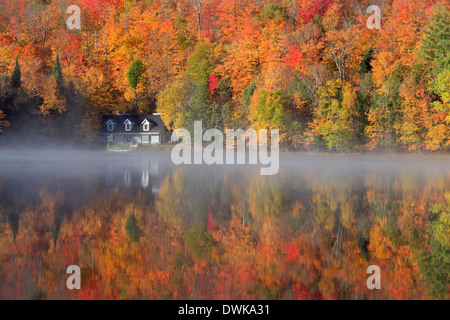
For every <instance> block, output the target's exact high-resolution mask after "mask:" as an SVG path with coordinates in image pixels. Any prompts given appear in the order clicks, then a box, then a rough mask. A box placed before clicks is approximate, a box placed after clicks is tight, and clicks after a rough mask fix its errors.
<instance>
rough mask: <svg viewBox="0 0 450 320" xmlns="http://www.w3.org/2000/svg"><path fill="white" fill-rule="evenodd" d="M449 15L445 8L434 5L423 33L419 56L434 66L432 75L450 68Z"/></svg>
mask: <svg viewBox="0 0 450 320" xmlns="http://www.w3.org/2000/svg"><path fill="white" fill-rule="evenodd" d="M449 52H450V15H449V12H448V10H447V8H446V7H445V6H443V5H440V4H436V6H435V7H434V10H433V13H432V14H431V17H430V19H429V22H428V28H427V30H426V31H425V39H424V40H423V44H422V47H421V48H420V55H421V56H422V57H423V58H424V59H425V60H426V61H428V62H430V63H432V64H433V66H434V69H433V72H434V75H437V74H439V73H440V72H441V71H442V70H444V69H448V68H449V66H450V55H449Z"/></svg>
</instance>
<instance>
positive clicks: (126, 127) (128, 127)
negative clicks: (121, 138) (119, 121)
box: [124, 119, 133, 131]
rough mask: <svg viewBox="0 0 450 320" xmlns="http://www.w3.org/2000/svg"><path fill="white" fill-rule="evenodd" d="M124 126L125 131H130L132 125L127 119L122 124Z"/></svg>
mask: <svg viewBox="0 0 450 320" xmlns="http://www.w3.org/2000/svg"><path fill="white" fill-rule="evenodd" d="M124 125H125V131H131V127H132V126H133V124H132V123H131V121H130V120H128V119H127V120H126V121H125V122H124Z"/></svg>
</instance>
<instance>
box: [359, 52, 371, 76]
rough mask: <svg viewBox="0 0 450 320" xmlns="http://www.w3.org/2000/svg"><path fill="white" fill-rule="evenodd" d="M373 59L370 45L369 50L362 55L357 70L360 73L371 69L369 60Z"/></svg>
mask: <svg viewBox="0 0 450 320" xmlns="http://www.w3.org/2000/svg"><path fill="white" fill-rule="evenodd" d="M372 59H373V48H372V47H370V48H369V50H367V52H366V53H365V54H364V57H363V58H362V60H361V63H360V64H359V70H360V71H359V72H360V73H361V74H364V73H367V72H370V71H371V70H372V66H371V64H370V63H371V62H372Z"/></svg>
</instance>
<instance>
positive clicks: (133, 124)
mask: <svg viewBox="0 0 450 320" xmlns="http://www.w3.org/2000/svg"><path fill="white" fill-rule="evenodd" d="M170 136H171V134H170V131H169V130H168V129H167V127H166V126H165V125H164V122H163V120H162V119H161V116H160V114H158V113H154V114H152V115H145V116H134V115H129V114H118V115H111V116H103V117H102V126H101V130H100V136H99V141H100V142H103V143H122V142H129V143H133V144H161V143H167V142H169V141H170Z"/></svg>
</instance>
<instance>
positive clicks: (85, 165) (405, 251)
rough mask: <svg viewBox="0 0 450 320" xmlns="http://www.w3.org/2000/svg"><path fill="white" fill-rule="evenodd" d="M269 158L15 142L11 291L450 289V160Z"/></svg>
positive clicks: (3, 188) (6, 235)
mask: <svg viewBox="0 0 450 320" xmlns="http://www.w3.org/2000/svg"><path fill="white" fill-rule="evenodd" d="M259 169H260V166H259V165H215V166H208V165H182V166H174V165H173V164H172V162H171V159H170V152H169V151H155V152H125V153H118V152H103V151H82V150H71V149H66V150H40V151H37V150H34V151H30V150H1V152H0V248H1V249H0V250H1V251H0V265H1V267H0V298H47V299H52V298H62V299H72V298H86V297H94V298H125V299H127V298H173V299H183V298H186V297H190V296H191V293H192V292H193V289H194V288H193V286H194V281H193V279H194V278H195V279H196V282H195V286H196V288H195V291H196V294H197V295H198V298H205V299H211V298H212V299H216V298H224V299H229V298H231V299H245V298H251V299H252V298H253V299H260V298H271V299H302V298H303V299H322V298H327V299H328V298H330V299H367V298H368V299H384V298H399V297H400V298H405V299H406V298H410V299H413V298H445V297H447V298H448V286H449V279H448V274H449V270H450V269H449V264H448V263H449V260H448V256H446V255H445V254H444V253H445V252H448V249H449V247H448V243H447V242H446V241H448V240H447V239H448V236H449V235H448V234H445V233H444V234H442V233H439V232H437V231H436V230H439V228H436V227H435V226H438V225H440V224H442V223H443V222H442V221H441V220H442V219H440V217H441V216H444V215H445V214H448V213H446V212H448V211H447V210H449V209H450V158H449V157H448V156H436V157H432V156H426V157H424V156H417V155H329V154H328V155H320V154H317V155H314V154H283V153H282V154H281V155H280V170H279V173H278V174H277V175H275V176H261V175H260V170H259ZM433 226H434V227H433ZM431 243H432V244H431ZM424 257H425V258H424ZM433 257H442V259H441V263H439V264H437V263H433V262H429V261H434V260H433V259H432V258H433ZM427 259H428V260H427ZM430 259H431V260H430ZM427 261H428V262H427ZM436 261H438V260H436ZM71 264H76V265H79V266H80V267H81V268H82V270H83V272H84V275H85V277H84V280H83V286H82V287H83V289H82V290H80V291H70V290H68V289H67V288H66V287H65V280H66V275H65V269H66V268H67V266H69V265H71ZM372 264H375V265H379V266H380V268H381V270H382V276H383V279H384V280H383V282H382V283H383V289H384V290H382V291H371V290H368V289H367V288H366V285H365V283H366V279H367V276H366V273H365V271H366V268H367V267H368V266H369V265H372ZM226 275H228V276H226ZM229 275H233V276H229ZM123 279H125V280H123ZM413 284H414V285H413Z"/></svg>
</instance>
